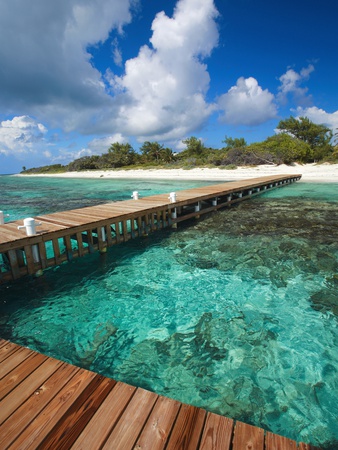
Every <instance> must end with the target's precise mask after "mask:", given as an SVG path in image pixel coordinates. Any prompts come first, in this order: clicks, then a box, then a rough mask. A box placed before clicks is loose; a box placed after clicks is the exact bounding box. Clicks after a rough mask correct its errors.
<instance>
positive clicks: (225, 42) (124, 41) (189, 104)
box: [0, 0, 338, 173]
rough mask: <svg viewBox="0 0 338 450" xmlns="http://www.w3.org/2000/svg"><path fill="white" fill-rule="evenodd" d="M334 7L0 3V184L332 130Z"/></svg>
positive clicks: (335, 122)
mask: <svg viewBox="0 0 338 450" xmlns="http://www.w3.org/2000/svg"><path fill="white" fill-rule="evenodd" d="M337 17H338V3H337V1H336V0H322V1H321V2H320V3H319V2H318V1H317V0H284V1H283V2H275V1H271V0H269V1H268V0H256V1H253V0H236V1H234V0H232V1H228V0H178V1H177V0H176V1H175V0H123V1H122V0H58V2H55V1H52V0H31V1H30V2H27V1H26V0H13V1H11V2H7V1H0V173H14V172H18V171H20V170H21V169H22V167H23V166H26V167H27V168H29V167H37V166H41V165H46V164H57V163H61V164H66V163H68V162H69V161H71V160H73V159H75V158H79V157H81V156H86V155H93V154H101V153H103V152H106V151H107V150H108V148H109V146H110V144H111V143H113V142H117V141H118V142H121V143H124V142H129V143H130V144H132V145H133V147H134V149H135V150H138V148H139V147H140V146H141V145H142V144H143V142H144V141H146V140H147V141H148V140H149V141H158V142H160V143H161V144H164V145H165V146H169V147H171V148H172V149H173V150H175V151H177V150H178V151H179V150H180V149H182V148H183V147H184V146H183V144H182V140H183V139H185V138H187V137H190V136H196V137H198V138H200V139H201V140H203V142H204V143H205V145H207V146H210V147H214V148H220V147H222V141H223V140H224V139H225V136H231V137H244V138H245V139H246V140H247V142H248V143H251V142H255V141H261V140H264V139H265V138H266V137H268V136H272V135H273V134H274V133H275V131H274V130H275V128H276V125H277V124H278V122H279V120H281V119H283V118H286V117H289V116H290V115H293V116H295V117H299V116H307V117H309V118H310V119H311V120H313V121H314V122H316V123H324V124H326V125H327V126H329V127H330V128H332V129H336V128H338V88H337V82H338V63H337V50H338V45H337V44H338V37H337V36H338V35H337V32H336V30H337V26H338V25H337Z"/></svg>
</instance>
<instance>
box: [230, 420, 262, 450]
mask: <svg viewBox="0 0 338 450" xmlns="http://www.w3.org/2000/svg"><path fill="white" fill-rule="evenodd" d="M232 449H233V450H243V449H250V450H264V430H263V429H262V428H257V427H254V426H252V425H248V424H246V423H243V422H239V421H237V422H236V425H235V431H234V440H233V446H232Z"/></svg>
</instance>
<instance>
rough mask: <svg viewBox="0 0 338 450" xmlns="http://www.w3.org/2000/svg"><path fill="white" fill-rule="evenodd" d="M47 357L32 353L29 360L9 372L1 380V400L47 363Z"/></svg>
mask: <svg viewBox="0 0 338 450" xmlns="http://www.w3.org/2000/svg"><path fill="white" fill-rule="evenodd" d="M15 355H16V353H15ZM46 359H47V356H45V355H39V354H37V353H35V352H31V354H30V355H28V357H27V359H25V360H24V361H22V363H21V364H19V365H17V366H16V367H15V368H14V369H13V370H12V371H10V372H8V373H7V375H5V376H4V377H3V378H2V379H1V383H0V400H2V399H3V398H4V397H5V396H6V395H7V394H8V393H9V392H11V391H12V390H13V389H15V387H16V386H18V385H19V384H20V383H21V382H22V381H23V380H24V379H25V378H26V377H27V376H28V375H30V374H31V373H32V372H34V370H35V369H36V368H37V367H38V366H39V365H40V364H42V363H43V362H44V361H46Z"/></svg>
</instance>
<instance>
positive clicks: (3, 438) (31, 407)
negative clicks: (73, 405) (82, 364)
mask: <svg viewBox="0 0 338 450" xmlns="http://www.w3.org/2000/svg"><path fill="white" fill-rule="evenodd" d="M78 370H79V369H78V368H77V367H74V366H70V365H69V364H63V365H61V366H60V367H59V368H58V369H57V370H56V371H55V372H54V373H53V374H52V376H51V377H50V378H49V379H48V380H47V381H46V382H45V383H44V384H43V385H42V386H40V388H39V389H38V390H37V391H35V392H34V393H33V394H31V395H30V396H29V397H28V398H27V400H26V401H25V402H24V403H23V404H22V405H21V406H20V407H19V408H18V409H16V411H14V412H13V414H12V415H11V416H9V418H8V419H7V420H6V421H5V422H3V423H2V425H1V426H0V448H6V447H7V446H9V445H10V444H12V443H13V442H14V441H15V440H16V439H17V437H18V436H19V435H20V434H21V432H22V430H24V429H25V428H26V427H27V426H28V425H29V424H30V423H31V422H32V421H33V420H34V419H35V418H36V417H37V416H38V415H39V414H40V413H41V412H42V410H43V409H44V407H45V406H46V405H47V404H48V403H49V401H50V400H51V399H52V398H53V397H54V396H55V395H56V394H57V392H58V391H59V390H60V389H61V388H62V387H63V386H64V385H65V384H66V383H67V382H68V381H69V380H70V378H71V377H72V376H73V375H74V374H75V373H76V372H77V371H78Z"/></svg>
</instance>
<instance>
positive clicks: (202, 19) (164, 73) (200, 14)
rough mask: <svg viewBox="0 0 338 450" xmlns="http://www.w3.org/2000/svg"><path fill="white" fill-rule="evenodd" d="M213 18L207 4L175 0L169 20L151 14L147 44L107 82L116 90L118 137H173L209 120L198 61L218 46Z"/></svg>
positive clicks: (214, 13) (205, 77)
mask: <svg viewBox="0 0 338 450" xmlns="http://www.w3.org/2000/svg"><path fill="white" fill-rule="evenodd" d="M217 17H218V12H217V10H216V8H215V5H214V2H213V0H180V1H178V3H177V5H176V8H175V10H174V13H173V16H172V17H168V16H167V15H166V14H165V13H164V12H160V13H159V14H157V16H156V17H155V19H154V21H153V23H152V31H153V34H152V37H151V39H150V42H151V44H152V45H151V46H150V45H145V46H143V47H141V49H140V51H139V54H138V55H137V56H136V57H135V58H133V59H130V60H128V61H127V62H126V65H125V73H124V75H122V76H121V77H115V76H110V78H109V79H110V83H111V86H112V88H113V89H114V92H115V93H118V92H122V93H121V94H120V95H119V102H120V103H121V105H120V107H119V114H118V120H117V124H118V128H119V129H121V130H122V132H123V133H124V134H131V135H134V136H138V137H139V139H140V140H142V139H143V138H145V137H149V136H152V138H154V139H156V138H160V137H161V138H162V139H175V138H180V137H182V136H184V135H186V134H187V133H189V131H191V130H194V129H196V128H198V127H199V126H201V125H202V124H203V123H204V122H205V120H206V119H207V118H208V117H209V115H210V113H211V111H212V106H210V105H208V103H207V102H206V99H205V95H206V93H207V91H208V89H209V82H210V77H209V73H208V71H207V67H206V65H205V64H204V63H203V59H204V58H205V57H207V56H209V55H210V53H211V51H212V49H213V48H214V47H215V46H216V45H217V44H218V29H217V24H216V18H217ZM108 75H109V74H108ZM111 75H112V74H111Z"/></svg>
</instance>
